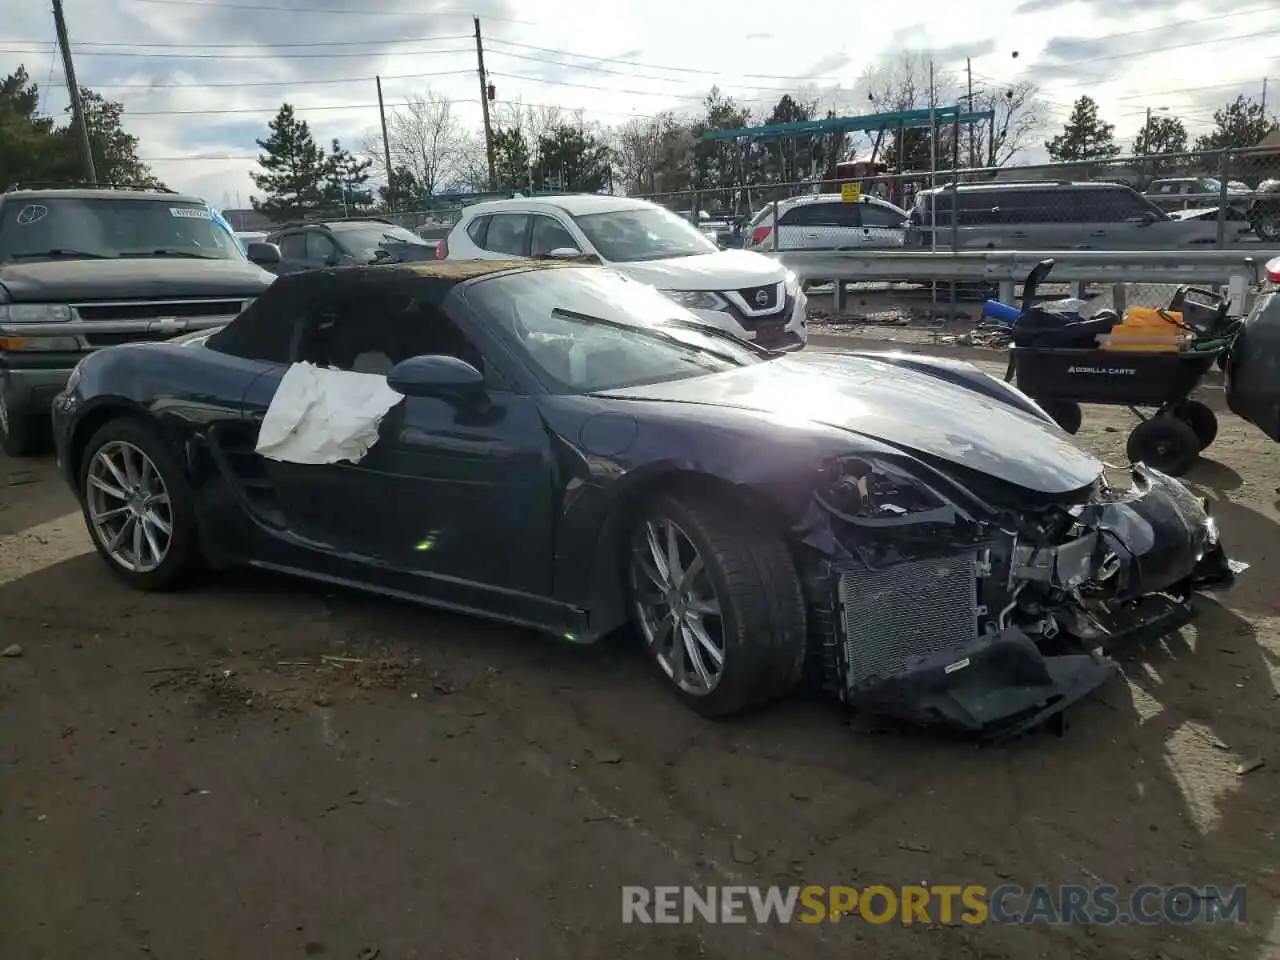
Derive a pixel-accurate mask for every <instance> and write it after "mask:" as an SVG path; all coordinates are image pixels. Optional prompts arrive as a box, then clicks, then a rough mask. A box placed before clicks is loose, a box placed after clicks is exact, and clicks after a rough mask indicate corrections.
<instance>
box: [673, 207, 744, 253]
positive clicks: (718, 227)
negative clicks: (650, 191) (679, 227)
mask: <svg viewBox="0 0 1280 960" xmlns="http://www.w3.org/2000/svg"><path fill="white" fill-rule="evenodd" d="M676 213H677V214H679V215H680V216H682V217H684V219H686V220H688V221H689V222H690V223H691V224H693V225H694V226H695V227H697V228H698V230H700V231H701V232H702V233H704V234H706V235H707V237H708V238H709V239H711V240H713V241H715V244H716V246H718V247H720V248H722V249H725V248H733V247H740V246H742V244H741V243H739V242H738V236H739V235H738V233H737V232H736V231H735V230H734V225H733V223H732V221H730V220H728V219H726V218H723V217H713V216H711V214H709V213H707V211H705V210H699V211H698V215H697V216H696V217H695V216H694V214H693V211H692V210H677V211H676Z"/></svg>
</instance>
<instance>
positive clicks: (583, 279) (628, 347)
mask: <svg viewBox="0 0 1280 960" xmlns="http://www.w3.org/2000/svg"><path fill="white" fill-rule="evenodd" d="M466 298H467V301H468V302H469V303H471V304H472V305H473V306H474V307H476V308H477V309H478V310H479V311H480V312H481V313H482V314H484V316H485V319H486V320H488V321H490V322H492V323H494V324H495V325H496V326H497V329H498V331H499V334H500V336H502V338H503V339H505V340H506V341H507V342H508V343H510V344H511V345H512V346H513V347H514V348H515V349H516V351H517V352H518V353H519V354H520V355H522V356H523V357H525V358H527V359H528V361H529V364H530V366H531V367H532V368H533V370H534V372H535V373H536V374H537V376H538V379H539V380H541V381H542V382H543V383H544V384H545V385H546V386H547V388H548V389H549V390H551V391H552V392H554V393H594V392H596V391H598V390H612V389H617V388H619V387H629V386H637V385H639V384H642V383H658V382H661V381H664V380H681V379H685V378H687V377H698V376H702V375H704V374H708V373H716V372H719V371H721V370H730V369H733V368H735V367H742V366H746V365H748V364H752V363H760V362H762V357H761V355H760V354H759V353H757V352H756V351H754V350H753V349H752V348H751V347H749V346H747V345H746V344H744V343H742V342H740V341H736V340H734V339H732V338H731V337H728V336H720V335H719V331H718V330H713V331H711V332H707V333H704V332H702V330H700V329H697V328H699V327H705V324H704V323H703V322H702V321H700V320H699V319H698V318H697V317H696V316H695V315H694V314H692V313H690V312H689V311H688V310H686V309H685V308H684V307H681V306H679V305H678V304H676V303H674V302H673V301H671V300H669V299H667V298H666V297H665V296H663V295H662V294H661V293H659V292H658V291H657V290H655V289H654V288H653V287H650V286H648V285H646V284H642V283H639V282H637V281H634V280H628V279H626V278H625V277H622V276H619V275H618V274H615V273H613V272H612V271H609V270H601V269H595V268H573V267H570V268H559V269H552V270H531V271H528V272H525V273H516V274H507V275H504V276H497V277H493V278H490V279H488V280H484V281H481V282H479V283H475V284H472V285H471V286H470V287H468V288H467V291H466Z"/></svg>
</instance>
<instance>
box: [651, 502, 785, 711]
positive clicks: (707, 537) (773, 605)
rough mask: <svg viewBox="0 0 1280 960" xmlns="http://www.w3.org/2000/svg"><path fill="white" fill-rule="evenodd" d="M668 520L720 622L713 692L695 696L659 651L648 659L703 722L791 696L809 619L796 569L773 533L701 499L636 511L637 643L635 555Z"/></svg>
mask: <svg viewBox="0 0 1280 960" xmlns="http://www.w3.org/2000/svg"><path fill="white" fill-rule="evenodd" d="M664 521H670V522H672V523H674V524H675V526H676V527H677V528H678V529H679V531H680V532H681V533H683V535H684V536H685V537H686V538H687V541H688V543H690V544H691V545H692V547H693V548H694V549H695V550H696V551H697V554H698V556H699V557H700V558H701V559H702V562H703V564H704V565H705V571H706V575H707V577H708V579H709V580H710V584H711V587H712V588H713V589H714V591H715V599H716V600H717V601H718V604H719V609H720V611H721V616H720V617H718V618H716V619H718V620H719V627H720V633H719V636H720V639H721V641H722V644H723V664H722V666H721V668H720V674H719V679H718V682H717V683H716V684H715V686H714V688H713V689H711V691H710V692H703V693H700V694H693V693H690V692H688V691H686V690H685V689H682V688H681V686H680V685H679V684H678V683H677V681H676V680H675V679H674V677H673V674H671V673H669V672H668V670H667V669H666V668H664V667H663V665H662V662H661V660H660V658H659V653H660V651H659V650H657V649H655V648H654V647H652V646H650V647H649V649H648V653H649V656H650V659H651V660H652V662H653V663H654V665H655V669H656V670H657V671H658V673H659V675H660V676H661V677H662V678H663V679H664V680H665V681H666V683H667V686H668V689H670V690H671V691H672V692H673V693H674V694H675V695H676V697H677V698H678V699H679V700H680V701H681V702H682V703H684V704H685V705H686V706H688V707H689V708H691V709H692V710H694V711H696V712H698V713H700V714H702V715H703V716H706V717H725V716H730V715H732V714H736V713H742V712H743V711H746V710H750V709H752V708H754V707H758V706H761V705H763V704H765V703H768V702H769V701H771V700H774V699H777V698H778V697H781V696H783V695H785V694H787V693H789V692H790V691H792V690H793V689H794V688H795V687H796V686H797V685H798V684H799V682H800V680H801V677H802V675H803V672H804V667H805V656H806V649H807V621H806V615H805V613H806V611H805V603H804V595H803V593H802V592H801V589H800V579H799V577H798V576H797V574H796V569H795V563H794V561H793V560H792V557H791V554H790V552H789V551H788V549H787V546H786V544H785V543H784V542H783V540H782V537H781V536H780V535H779V534H777V533H776V532H774V531H772V530H769V529H767V528H766V527H765V526H764V525H763V524H761V523H759V522H758V521H756V520H755V519H754V518H752V517H751V515H750V514H749V513H745V512H744V510H743V509H740V508H739V509H735V505H733V504H730V503H725V502H723V501H722V500H713V499H711V498H710V497H708V496H706V495H700V494H693V493H689V494H675V495H668V496H663V497H660V498H658V499H655V500H653V501H651V502H649V503H648V504H646V505H645V507H644V508H643V509H642V510H641V512H640V516H639V517H637V522H636V525H635V527H634V529H633V531H632V535H631V537H630V538H629V540H628V547H629V550H628V555H627V558H626V568H627V579H628V587H629V589H628V599H629V603H630V607H631V614H632V618H633V619H634V620H635V621H636V622H637V632H639V633H640V635H641V638H642V640H645V639H646V638H647V635H646V633H645V628H644V625H643V623H641V612H640V608H641V603H640V601H639V599H638V591H640V590H641V581H640V579H639V578H640V577H643V576H644V575H643V574H642V573H640V572H639V571H638V569H637V566H636V563H635V560H634V559H633V557H634V551H635V549H636V548H637V547H638V546H643V545H644V543H645V537H646V531H647V525H648V524H649V523H650V522H655V523H661V522H664Z"/></svg>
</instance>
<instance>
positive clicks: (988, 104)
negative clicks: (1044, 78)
mask: <svg viewBox="0 0 1280 960" xmlns="http://www.w3.org/2000/svg"><path fill="white" fill-rule="evenodd" d="M973 109H974V110H991V111H993V112H994V113H995V115H996V116H995V123H994V125H993V126H992V127H991V128H988V127H987V125H986V124H985V123H984V124H983V125H982V126H981V127H980V128H978V129H976V130H975V131H974V136H975V137H977V136H979V135H981V136H982V140H980V141H979V142H978V144H977V146H976V148H975V151H974V152H975V154H976V158H977V165H978V166H985V165H987V164H990V165H992V166H996V167H1003V166H1004V165H1005V164H1007V163H1010V162H1011V161H1012V160H1013V158H1014V157H1016V156H1017V155H1018V154H1019V153H1021V152H1022V151H1023V150H1025V149H1026V148H1027V147H1028V146H1029V145H1030V144H1031V143H1032V141H1035V140H1037V139H1038V137H1039V135H1040V134H1041V133H1042V132H1043V130H1044V126H1045V121H1046V119H1047V115H1048V110H1047V108H1046V105H1045V102H1044V101H1043V100H1041V99H1040V88H1039V87H1037V86H1036V85H1035V84H1034V83H1031V82H1030V81H1027V80H1020V81H1018V82H1016V83H1012V84H1009V85H1008V86H1007V87H1003V88H999V89H996V90H989V91H984V92H983V93H982V94H981V95H978V94H975V95H974V98H973Z"/></svg>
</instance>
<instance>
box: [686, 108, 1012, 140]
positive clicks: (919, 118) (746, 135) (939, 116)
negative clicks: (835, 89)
mask: <svg viewBox="0 0 1280 960" xmlns="http://www.w3.org/2000/svg"><path fill="white" fill-rule="evenodd" d="M984 120H995V111H994V110H978V111H975V112H972V113H963V112H961V110H960V108H959V107H935V108H934V109H933V110H896V111H893V112H891V113H871V114H866V115H865V116H859V117H828V118H826V119H824V120H800V121H797V122H795V123H771V124H765V125H764V126H760V127H740V128H738V129H736V130H708V131H707V132H706V133H704V134H703V135H702V136H701V137H699V138H698V140H699V142H702V143H706V142H708V141H711V140H742V139H746V140H767V139H771V138H774V137H802V136H809V135H813V134H823V133H857V132H860V131H866V130H915V129H919V128H921V127H928V126H929V125H930V124H931V123H936V124H937V125H938V126H940V127H941V126H953V125H955V124H966V125H967V124H973V123H981V122H982V121H984Z"/></svg>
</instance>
